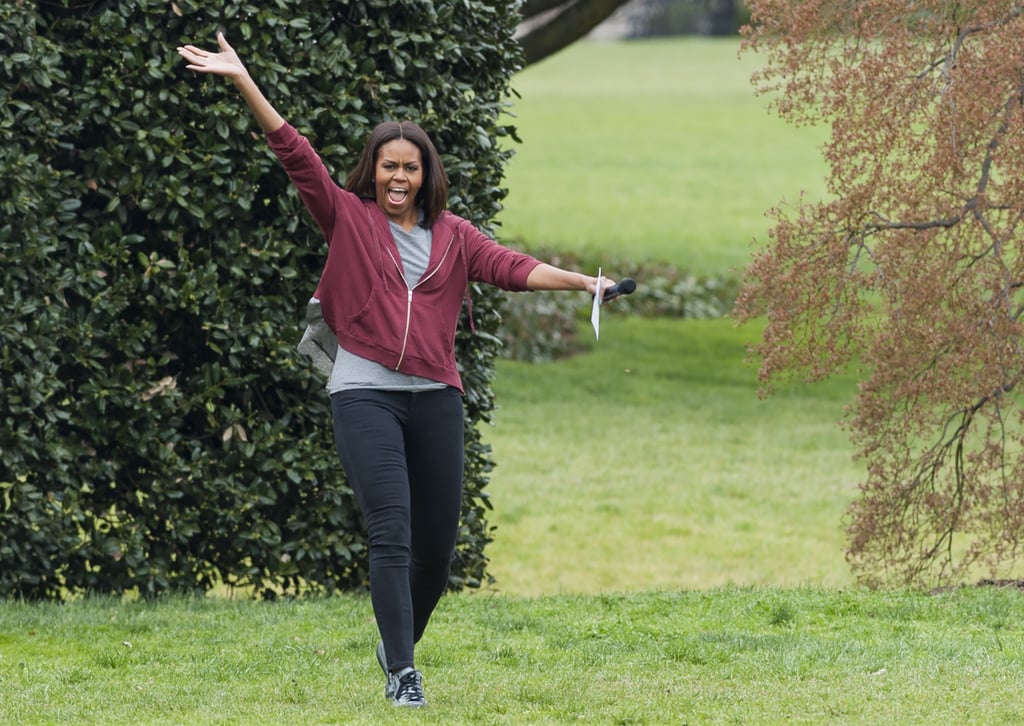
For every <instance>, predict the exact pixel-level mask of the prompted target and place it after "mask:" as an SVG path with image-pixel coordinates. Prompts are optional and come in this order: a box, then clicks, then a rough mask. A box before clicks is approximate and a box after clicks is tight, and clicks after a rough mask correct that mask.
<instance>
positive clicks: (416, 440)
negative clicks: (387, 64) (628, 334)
mask: <svg viewBox="0 0 1024 726" xmlns="http://www.w3.org/2000/svg"><path fill="white" fill-rule="evenodd" d="M217 43H218V45H219V47H220V50H219V52H208V51H205V50H202V49H200V48H197V47H195V46H192V45H187V46H184V47H180V48H178V53H179V54H180V55H181V56H182V57H183V58H184V59H185V60H186V61H187V62H188V65H187V66H186V67H187V68H189V69H190V70H193V71H197V72H200V73H212V74H216V75H221V76H226V77H227V78H229V79H231V81H232V82H233V83H234V85H235V87H236V88H237V89H238V91H239V92H240V93H241V95H242V98H243V99H244V100H245V102H246V103H247V104H248V106H249V108H250V109H251V110H252V113H253V115H254V116H255V117H256V121H257V123H258V124H259V126H260V128H261V129H262V130H263V132H264V133H265V134H266V136H267V140H268V142H269V143H270V147H271V149H273V151H274V153H275V154H276V155H277V157H278V159H279V160H280V161H281V164H282V166H283V167H284V169H285V171H286V172H287V173H288V175H289V178H290V179H291V180H292V182H293V183H294V184H295V186H296V187H297V188H298V190H299V193H300V195H301V197H302V200H303V202H304V204H305V205H306V208H307V209H308V210H309V212H310V214H311V215H312V217H313V219H314V220H315V221H316V223H317V225H319V227H320V230H321V231H322V232H323V234H324V237H325V239H326V241H327V244H328V251H327V260H326V262H325V264H324V269H323V273H322V274H321V277H320V282H319V284H318V286H317V290H316V293H315V295H314V298H313V300H312V301H311V305H310V310H311V312H312V313H313V315H312V318H311V320H310V322H311V323H312V325H311V327H310V329H308V330H307V334H306V335H305V336H304V337H303V343H302V345H301V348H302V349H303V351H304V352H307V353H309V354H310V355H311V356H312V357H313V358H314V360H315V361H316V360H319V362H320V364H321V365H323V367H324V370H325V371H326V372H327V373H328V375H329V378H328V385H327V388H328V391H329V392H330V397H331V409H332V414H333V417H334V437H335V445H336V447H337V450H338V456H339V458H340V459H341V464H342V466H343V467H344V469H345V472H346V474H347V476H348V481H349V483H350V484H351V486H352V489H353V490H354V492H355V494H356V497H357V500H358V502H359V506H360V509H361V511H362V513H363V517H364V519H365V521H366V526H367V531H368V539H369V561H370V596H371V601H372V603H373V610H374V616H375V618H376V621H377V626H378V628H379V630H380V635H381V642H380V643H379V644H378V646H377V660H378V662H379V663H380V666H381V668H382V669H383V670H384V673H385V676H386V679H387V680H386V685H385V691H384V693H385V696H386V697H387V698H388V699H389V700H391V701H393V702H394V703H395V704H396V705H399V706H423V705H425V704H426V699H425V698H424V695H423V683H422V677H421V675H420V673H419V671H418V670H416V667H415V663H414V660H413V649H414V644H415V643H417V642H418V641H419V639H420V638H421V637H422V635H423V631H424V629H425V628H426V626H427V621H428V620H429V618H430V615H431V613H432V612H433V610H434V607H435V605H436V604H437V602H438V600H439V599H440V597H441V595H442V594H443V593H444V591H445V588H446V587H447V584H448V577H449V569H450V566H451V559H452V555H453V553H454V551H455V544H456V538H457V535H458V526H459V514H460V512H461V504H462V478H463V454H464V439H463V410H462V382H461V379H460V377H459V373H458V369H457V367H456V363H455V353H454V338H455V330H456V326H457V325H458V320H459V315H460V311H461V307H462V301H463V297H464V295H465V293H466V289H467V284H468V282H469V281H479V282H484V283H489V284H492V285H496V286H498V287H501V288H503V289H505V290H585V291H587V292H589V293H591V294H592V295H593V294H595V291H596V288H597V283H598V281H597V278H594V277H589V276H587V275H581V274H579V273H576V272H570V271H568V270H563V269H560V268H557V267H553V266H551V265H548V264H545V263H542V262H540V261H538V260H536V259H534V258H533V257H530V256H529V255H525V254H521V253H518V252H515V251H513V250H510V249H507V248H505V247H502V246H501V245H499V244H497V243H496V242H494V241H493V240H491V239H490V238H488V237H487V236H486V235H484V234H483V233H482V232H480V231H479V230H477V229H476V228H475V227H473V225H472V224H470V223H469V222H468V221H466V220H465V219H462V218H460V217H457V216H456V215H454V214H452V213H451V212H450V211H447V210H446V206H447V197H448V181H447V178H446V176H445V172H444V168H443V166H442V164H441V160H440V158H439V156H438V153H437V150H436V149H435V148H434V145H433V143H432V142H431V141H430V139H429V137H428V136H427V134H426V133H424V132H423V130H422V129H421V128H420V127H419V126H417V125H416V124H413V123H410V122H394V121H389V122H385V123H382V124H380V125H378V126H377V127H375V128H374V129H373V132H372V133H371V134H370V138H369V140H368V141H367V144H366V147H365V148H364V149H363V152H362V156H361V158H360V160H359V164H358V166H357V167H356V169H355V170H354V171H353V172H352V173H351V174H350V175H349V177H348V178H347V180H346V182H345V188H344V189H342V188H341V187H339V186H338V185H337V184H336V183H335V182H334V181H333V179H332V178H331V175H330V173H329V172H328V171H327V169H326V168H325V167H324V165H323V162H322V161H321V159H320V157H319V156H318V154H317V153H316V152H315V151H314V150H313V148H312V147H311V145H310V144H309V141H308V140H307V139H305V138H304V137H302V136H301V135H299V134H298V132H297V131H296V130H295V129H294V128H293V127H292V126H291V125H289V124H288V123H286V122H285V120H284V119H283V118H282V117H281V116H280V115H279V114H278V112H277V111H276V110H275V109H274V108H273V106H272V105H271V104H270V103H269V102H268V101H267V99H266V98H265V97H264V95H263V94H262V93H261V92H260V90H259V88H258V87H257V86H256V84H255V82H254V81H253V80H252V78H251V77H250V75H249V73H248V71H247V70H246V68H245V66H244V65H243V63H242V62H241V60H240V59H239V57H238V55H237V53H235V51H234V50H233V49H232V47H231V46H230V45H229V44H228V42H227V41H226V40H225V38H224V35H223V34H222V33H218V34H217ZM607 282H608V283H609V284H610V283H611V281H607ZM324 333H326V335H324Z"/></svg>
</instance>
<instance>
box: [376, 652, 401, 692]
mask: <svg viewBox="0 0 1024 726" xmlns="http://www.w3.org/2000/svg"><path fill="white" fill-rule="evenodd" d="M377 662H378V663H380V669H381V670H382V671H384V678H385V681H384V698H386V699H388V700H389V701H393V700H394V698H395V690H396V689H397V688H398V679H397V678H394V677H392V675H391V673H390V672H389V671H388V656H387V653H385V652H384V641H383V640H382V641H380V642H379V643H377Z"/></svg>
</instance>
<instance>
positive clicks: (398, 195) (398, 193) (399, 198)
mask: <svg viewBox="0 0 1024 726" xmlns="http://www.w3.org/2000/svg"><path fill="white" fill-rule="evenodd" d="M408 196H409V190H408V189H402V188H400V187H392V188H391V189H388V201H389V202H391V203H392V204H401V203H402V202H404V201H405V198H406V197H408Z"/></svg>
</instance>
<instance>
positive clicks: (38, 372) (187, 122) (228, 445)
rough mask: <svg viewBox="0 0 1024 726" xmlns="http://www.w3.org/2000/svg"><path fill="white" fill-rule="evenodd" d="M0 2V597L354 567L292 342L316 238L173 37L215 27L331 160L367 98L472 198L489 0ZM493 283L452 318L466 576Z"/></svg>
mask: <svg viewBox="0 0 1024 726" xmlns="http://www.w3.org/2000/svg"><path fill="white" fill-rule="evenodd" d="M212 5H213V6H214V7H212V8H207V7H206V4H204V3H199V2H195V1H194V0H174V2H168V0H160V1H159V2H157V1H155V0H136V1H129V0H121V1H117V2H114V1H111V2H102V1H101V2H91V1H90V2H81V1H79V0H65V1H64V2H59V1H55V0H51V1H49V2H38V3H31V2H24V3H22V2H18V3H3V4H2V5H0V210H2V214H0V270H2V278H3V293H2V295H0V595H2V596H7V597H12V596H16V597H26V598H58V597H64V596H67V595H70V594H75V593H81V592H101V593H122V592H128V591H138V592H140V593H142V594H143V595H144V596H150V595H155V594H158V593H160V592H163V591H167V590H174V591H182V590H184V591H206V590H208V589H209V588H211V587H213V586H216V585H218V584H220V583H222V584H226V585H229V586H251V587H253V588H254V591H255V592H256V593H260V594H272V593H301V592H310V591H313V592H323V591H328V592H329V591H334V590H337V589H352V588H360V587H363V586H365V583H366V572H367V567H366V560H365V549H366V542H365V538H364V534H363V531H362V526H361V522H360V520H359V515H358V512H357V509H356V505H355V501H354V498H353V496H352V493H351V491H350V490H349V489H348V487H347V486H346V485H345V481H344V477H343V474H342V472H341V471H340V468H339V465H338V464H337V459H336V456H335V453H334V448H333V443H332V438H331V426H330V410H329V406H328V401H327V397H326V394H325V392H324V390H323V381H322V380H321V379H319V378H318V377H317V376H316V374H315V373H314V372H313V371H312V369H311V368H309V367H308V366H307V364H306V362H305V361H304V360H303V359H301V356H299V355H298V354H297V353H296V349H295V344H296V342H297V341H298V338H299V336H300V335H301V326H300V323H299V321H300V320H301V317H302V312H303V310H304V307H305V303H306V301H307V299H308V297H309V295H310V294H311V293H312V291H313V288H314V286H315V283H316V280H317V276H318V273H319V269H320V264H321V261H322V252H323V243H322V239H321V237H320V235H319V233H318V232H317V231H316V229H315V226H314V225H313V224H312V223H311V221H310V220H309V218H308V215H306V213H305V212H304V210H303V209H302V207H301V204H300V202H299V199H298V196H297V194H296V193H295V192H294V190H292V189H291V188H290V186H289V184H288V181H287V179H286V177H285V175H284V173H283V172H282V171H281V170H280V169H279V167H278V166H277V162H276V161H275V159H274V158H273V156H272V154H271V153H270V151H269V150H268V149H267V146H266V143H265V141H264V140H263V138H262V136H261V135H260V134H259V133H258V132H257V127H256V125H255V123H254V122H253V121H252V120H251V118H250V116H249V115H248V112H247V110H246V109H245V107H244V104H243V103H242V101H241V99H240V98H239V97H238V96H237V94H236V93H235V92H234V90H233V88H232V87H231V86H230V84H229V83H228V82H226V81H224V80H223V79H220V78H211V77H204V76H198V75H195V74H192V73H191V72H189V71H187V70H185V68H184V63H183V62H182V61H181V60H180V58H179V57H178V55H177V53H176V52H175V47H176V46H178V45H180V44H183V43H186V42H193V43H196V44H199V45H204V46H207V47H210V46H212V45H214V43H215V40H214V33H215V30H216V29H217V27H218V26H222V27H223V28H224V29H225V31H226V33H227V36H228V38H229V40H231V42H232V43H233V45H234V46H235V47H236V48H237V49H238V50H239V52H240V54H241V55H242V57H243V59H244V60H245V61H246V62H247V65H248V66H249V68H250V70H251V72H252V74H253V76H254V77H255V78H256V79H257V82H258V83H259V84H260V85H261V87H262V88H263V90H264V92H265V93H266V94H267V96H268V97H269V98H270V99H271V100H272V102H274V103H275V105H276V106H277V107H278V108H279V110H280V111H281V112H282V113H283V115H285V117H286V118H288V119H289V120H290V121H291V122H292V123H294V124H295V125H296V126H297V127H298V128H299V129H300V130H301V131H302V132H304V133H306V134H307V135H309V136H310V137H311V139H312V140H313V142H314V144H315V145H316V146H317V147H318V148H319V149H320V150H321V152H322V154H323V155H324V157H325V160H326V161H327V163H328V165H329V166H330V167H331V168H332V169H333V170H334V172H335V174H336V175H337V177H338V178H339V179H342V178H344V175H345V173H346V172H347V171H348V169H350V168H351V167H352V166H353V165H354V163H355V159H356V155H357V153H358V151H359V150H360V148H361V146H362V143H363V140H364V139H365V137H366V135H367V134H368V132H369V130H370V127H371V126H372V124H373V123H375V122H377V121H379V120H382V119H384V118H388V117H391V118H410V119H413V120H416V121H418V122H420V123H421V124H423V125H424V126H425V127H427V128H428V129H430V130H431V131H432V132H433V134H434V136H435V141H436V142H437V144H438V147H439V149H440V150H441V152H442V154H443V155H444V159H445V163H446V164H447V165H448V168H449V173H450V176H451V181H452V186H453V190H454V196H453V199H452V206H453V208H454V209H455V210H456V211H457V212H459V213H461V214H464V215H466V216H468V217H470V218H471V219H473V220H474V221H476V222H477V223H480V224H482V225H483V224H486V223H487V222H488V220H490V219H491V218H492V217H493V216H494V214H495V213H496V212H497V210H498V208H499V204H500V200H501V198H502V196H503V191H502V190H501V189H500V187H499V183H500V175H501V171H502V168H503V166H504V163H505V161H506V160H507V159H506V158H505V157H506V154H505V153H503V152H501V151H499V150H498V148H497V145H496V143H495V142H496V137H497V136H499V135H502V134H505V133H508V129H506V128H504V127H502V126H501V125H500V124H499V121H498V117H499V110H500V108H501V103H502V100H503V98H504V97H505V93H506V90H507V84H508V80H509V77H510V75H511V74H512V73H513V72H514V71H515V70H516V69H517V68H518V65H519V62H520V61H519V50H518V46H517V44H516V43H515V41H514V40H513V38H512V32H513V30H514V28H515V25H516V22H517V17H516V14H515V9H514V6H515V3H514V2H486V1H476V0H460V1H459V2H444V1H442V2H430V1H422V2H420V1H413V0H405V1H403V0H397V1H396V0H388V1H387V2H384V1H382V0H368V1H366V2H329V1H327V0H319V1H311V2H310V1H307V2H299V1H297V0H273V1H271V2H266V3H244V2H233V1H230V0H229V1H228V2H223V3H214V4H212ZM499 300H500V294H499V293H497V292H495V291H491V290H488V289H481V290H477V291H475V294H474V299H473V309H474V314H475V317H476V328H477V333H476V334H471V333H470V332H469V331H468V326H467V325H463V330H462V331H460V334H459V341H458V344H459V354H460V364H461V365H462V370H463V375H464V380H465V383H466V384H467V387H468V390H467V399H466V400H467V418H466V446H467V465H466V468H467V471H466V474H467V492H466V499H465V503H464V522H465V524H464V527H463V530H462V534H461V539H460V544H459V552H458V557H457V561H456V563H455V567H454V568H453V574H452V586H453V587H462V586H466V585H476V584H479V583H480V582H481V581H482V580H484V579H486V577H487V575H486V565H487V559H486V556H485V555H484V549H485V546H486V544H487V543H488V542H489V540H490V527H489V525H488V524H487V520H486V511H487V508H488V506H489V505H488V501H487V496H486V493H485V492H484V487H485V486H486V484H487V479H488V472H489V470H490V468H491V466H492V462H491V459H490V450H489V447H488V446H487V445H486V444H485V443H484V442H483V441H482V440H481V438H480V436H479V434H478V433H477V428H478V427H477V423H478V422H479V421H481V420H487V419H489V417H490V415H491V409H492V395H491V390H490V381H491V376H492V371H493V367H492V363H493V358H494V356H495V354H496V351H497V340H496V337H495V332H496V330H497V324H498V313H497V305H498V304H499V303H498V301H499Z"/></svg>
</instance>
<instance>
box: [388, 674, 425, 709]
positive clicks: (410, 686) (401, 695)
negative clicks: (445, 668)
mask: <svg viewBox="0 0 1024 726" xmlns="http://www.w3.org/2000/svg"><path fill="white" fill-rule="evenodd" d="M388 682H389V686H390V683H391V682H394V683H395V701H394V703H395V705H396V706H426V705H427V699H426V697H425V696H424V695H423V676H422V675H421V674H420V672H419V671H416V670H412V671H406V673H405V674H404V675H402V676H399V675H398V674H396V673H392V674H391V676H390V677H389V678H388Z"/></svg>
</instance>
